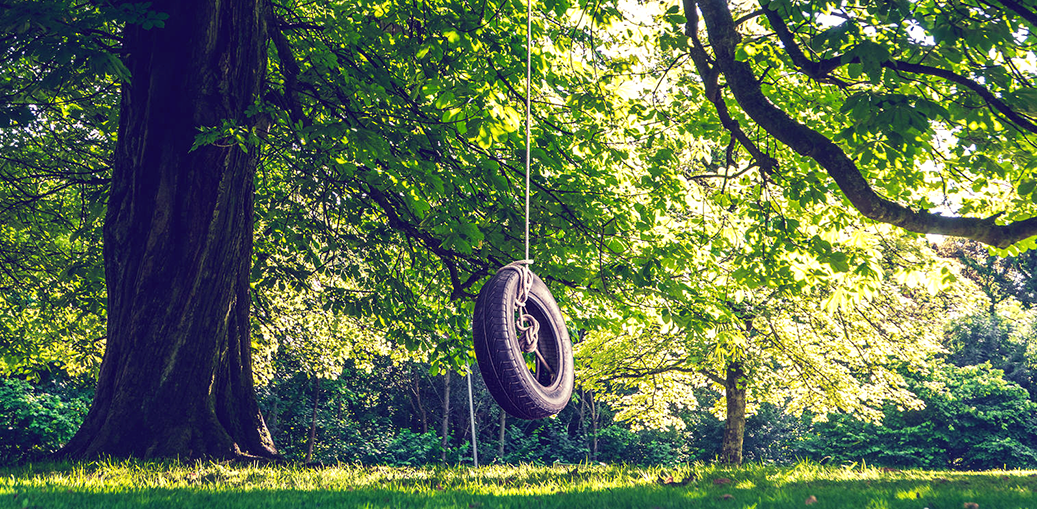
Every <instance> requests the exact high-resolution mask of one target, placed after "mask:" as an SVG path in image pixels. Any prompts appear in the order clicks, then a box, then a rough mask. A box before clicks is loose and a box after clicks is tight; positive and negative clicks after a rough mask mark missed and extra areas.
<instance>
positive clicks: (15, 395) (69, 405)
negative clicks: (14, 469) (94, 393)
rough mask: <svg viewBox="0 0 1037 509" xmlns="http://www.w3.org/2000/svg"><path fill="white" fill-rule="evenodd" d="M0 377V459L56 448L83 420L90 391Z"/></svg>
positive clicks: (35, 454)
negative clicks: (43, 385)
mask: <svg viewBox="0 0 1037 509" xmlns="http://www.w3.org/2000/svg"><path fill="white" fill-rule="evenodd" d="M47 388H48V389H50V392H47V391H45V390H44V389H43V388H40V387H34V386H32V385H30V384H29V383H28V382H26V381H24V380H18V379H13V378H5V379H0V461H2V462H5V463H10V462H17V461H21V460H24V459H31V458H36V457H39V456H42V455H45V454H49V453H52V452H54V451H56V450H58V449H59V448H60V447H61V446H62V445H64V444H65V442H67V441H68V440H69V439H70V438H72V435H73V434H75V432H76V430H77V429H79V425H80V424H82V422H83V419H84V418H85V417H86V412H87V410H88V409H89V407H90V398H89V395H87V394H85V393H82V392H76V391H66V390H64V388H63V387H61V386H60V385H58V384H48V387H47Z"/></svg>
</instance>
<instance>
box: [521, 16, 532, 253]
mask: <svg viewBox="0 0 1037 509" xmlns="http://www.w3.org/2000/svg"><path fill="white" fill-rule="evenodd" d="M532 76H533V0H526V237H525V239H526V256H525V257H524V258H523V260H528V259H529V166H530V164H529V152H530V147H529V143H530V141H529V140H530V126H531V124H532V117H533V106H532V102H531V100H530V95H531V93H532V88H533V86H532V81H533V77H532Z"/></svg>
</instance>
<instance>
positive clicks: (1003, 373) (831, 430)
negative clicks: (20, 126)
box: [0, 315, 1037, 470]
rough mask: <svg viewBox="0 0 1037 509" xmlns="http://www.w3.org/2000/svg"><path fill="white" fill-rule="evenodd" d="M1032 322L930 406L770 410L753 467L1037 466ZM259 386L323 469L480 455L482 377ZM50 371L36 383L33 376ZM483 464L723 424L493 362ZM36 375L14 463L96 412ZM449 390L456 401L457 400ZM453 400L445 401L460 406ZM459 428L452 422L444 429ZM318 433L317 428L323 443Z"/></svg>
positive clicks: (977, 342)
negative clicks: (549, 399)
mask: <svg viewBox="0 0 1037 509" xmlns="http://www.w3.org/2000/svg"><path fill="white" fill-rule="evenodd" d="M1032 337H1033V335H1032V323H1030V322H1027V321H1025V320H1017V321H1016V322H1011V321H1009V320H1006V319H1004V318H999V317H998V316H996V315H994V316H991V315H979V316H974V317H969V318H963V319H960V320H958V321H956V322H954V324H953V327H952V328H951V329H950V330H948V331H947V335H946V340H945V342H946V345H947V348H948V351H947V353H946V354H944V355H942V356H940V357H938V358H934V359H933V360H932V362H933V366H934V368H933V369H932V370H931V371H930V372H928V373H926V374H919V373H910V372H907V373H904V376H905V377H906V378H907V380H908V381H909V385H910V388H911V390H912V391H913V393H914V394H915V395H917V397H918V398H919V399H920V400H921V401H922V402H923V403H924V406H923V407H922V408H921V409H916V410H906V409H898V408H896V407H895V406H892V405H890V406H888V407H886V408H885V409H884V411H883V418H882V420H881V421H879V422H869V421H863V420H860V419H857V418H855V417H853V416H851V415H848V414H838V413H837V414H833V415H830V416H828V417H827V418H825V419H817V417H818V416H816V415H812V414H811V413H810V412H807V413H806V414H804V415H803V416H792V415H788V414H786V413H784V412H782V411H781V409H779V408H776V407H775V406H773V405H770V404H763V405H761V406H760V407H759V408H758V409H757V411H756V413H755V414H754V415H752V416H750V417H749V418H748V419H747V422H746V432H745V442H744V445H743V449H744V457H745V459H746V461H749V462H755V463H759V464H775V465H792V464H795V463H796V462H798V461H800V460H803V459H811V460H814V461H819V462H823V463H825V464H829V465H854V464H866V465H875V466H882V467H889V468H928V469H937V470H946V469H956V470H985V469H997V468H1009V469H1026V468H1037V448H1035V447H1034V445H1035V444H1037V418H1035V415H1037V403H1035V402H1034V398H1033V397H1032V396H1031V392H1030V391H1029V390H1028V389H1030V388H1031V387H1032V384H1033V378H1032V376H1033V375H1032V372H1031V366H1032V364H1031V360H1030V359H1032V352H1030V350H1029V348H1030V346H1029V344H1030V341H1031V339H1030V338H1032ZM275 364H276V369H274V370H273V372H272V374H271V376H270V379H269V381H268V382H267V383H266V384H264V385H263V386H261V387H260V403H261V409H262V411H263V414H264V417H265V419H266V422H267V426H268V427H269V429H270V430H271V433H272V435H273V437H274V440H275V443H276V445H277V447H278V450H279V451H280V452H281V454H283V455H284V457H285V458H286V459H289V460H295V461H300V462H303V461H306V462H310V463H312V464H325V465H330V464H362V465H389V466H400V467H416V466H422V465H434V464H445V465H472V463H473V451H472V441H471V435H472V431H471V430H472V428H471V422H470V418H469V406H468V395H467V384H468V380H467V378H466V377H465V376H462V375H460V374H452V375H451V376H449V377H448V376H447V375H446V374H445V373H441V374H437V375H432V374H431V372H432V369H431V368H430V365H429V364H427V363H421V362H415V361H409V362H398V361H393V360H392V358H391V357H389V356H377V357H374V358H371V359H369V360H368V363H367V365H366V366H360V365H358V362H357V361H350V362H347V363H346V365H345V366H344V367H343V368H342V370H341V371H340V372H339V373H338V375H337V376H335V377H328V378H323V377H313V376H311V375H308V374H307V371H306V369H304V368H303V366H301V365H299V360H298V359H291V358H280V359H278V360H277V361H276V362H275ZM33 377H35V378H33ZM471 377H472V382H473V383H472V387H473V401H474V404H475V405H474V406H475V408H474V415H475V421H476V433H477V437H476V438H477V440H476V447H477V451H476V452H477V455H478V458H479V463H480V464H481V465H489V464H536V465H551V464H557V463H561V464H599V463H601V464H631V465H643V466H674V465H681V464H687V463H689V462H706V463H709V462H712V461H714V460H716V458H717V456H718V455H719V454H720V447H721V441H722V437H723V433H724V420H723V419H722V417H718V416H717V415H715V414H714V413H713V412H712V411H711V410H710V409H711V408H713V406H714V404H715V403H716V400H717V399H718V397H719V396H718V395H717V394H716V393H713V392H710V391H708V390H705V389H703V390H700V391H698V392H697V393H696V394H695V397H696V398H697V400H698V401H697V403H698V408H697V409H695V410H683V411H679V412H675V415H676V417H677V418H679V419H680V421H681V423H682V426H681V427H670V428H667V429H651V428H644V427H639V426H637V424H636V423H631V422H626V421H617V420H616V419H615V418H614V417H615V413H616V412H615V411H614V410H613V409H612V408H610V407H609V405H608V404H607V403H605V402H602V401H600V400H601V397H600V394H597V395H596V394H594V393H592V392H590V391H585V390H578V391H576V393H575V394H574V396H573V399H572V402H571V403H570V405H569V406H568V407H567V408H566V409H565V410H564V411H563V412H562V413H560V414H559V415H558V416H556V417H555V418H552V419H545V420H540V421H524V420H517V419H514V418H511V417H508V416H502V412H501V410H500V408H499V407H498V406H497V405H496V404H495V403H494V402H493V400H492V398H491V397H490V396H489V394H488V392H487V390H486V387H485V384H484V383H483V382H482V379H481V376H480V375H479V373H478V370H475V372H474V373H472V374H471ZM26 378H29V379H30V380H34V382H33V383H30V382H28V381H26V380H22V379H17V378H7V379H4V380H2V381H0V459H2V460H3V461H5V462H8V463H14V462H19V461H25V460H32V459H41V458H43V457H45V456H46V454H47V453H50V452H54V451H55V450H57V449H58V448H59V447H60V446H61V445H62V444H63V442H64V441H66V440H68V438H69V437H71V436H72V434H73V433H74V432H75V430H76V428H77V427H78V425H79V422H80V421H81V420H82V418H83V417H84V416H85V414H86V409H87V408H88V407H89V401H90V395H91V392H90V390H89V389H87V388H85V387H84V386H85V382H82V381H80V380H78V379H71V378H68V377H67V376H65V375H62V374H61V370H60V369H59V368H57V367H55V368H54V369H53V371H52V372H50V371H37V372H35V373H33V374H31V375H28V376H26ZM447 394H449V398H450V402H449V407H447V405H446V403H445V401H446V398H445V396H446V395H447ZM445 408H446V409H445ZM444 429H445V430H447V431H446V433H445V434H444ZM311 437H312V438H311Z"/></svg>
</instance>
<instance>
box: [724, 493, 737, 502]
mask: <svg viewBox="0 0 1037 509" xmlns="http://www.w3.org/2000/svg"><path fill="white" fill-rule="evenodd" d="M732 498H735V496H734V495H732V494H730V493H724V494H723V495H720V500H731V499H732Z"/></svg>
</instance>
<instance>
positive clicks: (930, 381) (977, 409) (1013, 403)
mask: <svg viewBox="0 0 1037 509" xmlns="http://www.w3.org/2000/svg"><path fill="white" fill-rule="evenodd" d="M1002 376H1003V375H1002V372H1001V371H1000V370H997V369H992V368H991V367H990V364H986V363H985V364H980V365H978V366H966V367H957V366H943V367H941V368H940V369H939V370H937V371H936V372H935V373H934V374H933V375H932V377H929V378H926V379H923V380H911V381H910V382H911V385H912V386H913V390H914V391H915V393H916V394H917V395H918V397H919V398H920V399H921V400H922V401H924V402H925V408H924V409H922V410H918V411H911V412H898V411H896V410H895V409H887V411H886V413H885V418H884V420H883V423H882V425H875V424H870V423H864V422H860V421H857V420H855V419H853V418H851V417H849V416H845V415H843V416H837V417H835V418H833V419H832V420H831V421H830V422H827V423H817V424H816V425H815V426H814V432H813V434H812V436H811V437H810V438H809V439H807V440H805V441H804V442H803V443H802V444H801V448H802V450H803V452H805V453H806V455H808V456H811V457H813V458H815V459H816V458H821V457H824V456H830V457H831V458H832V459H833V460H835V461H837V462H844V463H849V462H854V461H861V460H863V461H866V462H868V463H871V464H876V465H885V466H890V467H903V468H929V469H943V468H953V469H968V470H986V469H993V468H1009V469H1015V468H1035V467H1037V450H1035V449H1034V446H1033V444H1037V418H1035V414H1037V404H1035V403H1034V402H1033V401H1031V400H1030V399H1029V394H1028V393H1027V391H1026V390H1025V389H1023V388H1022V387H1020V386H1019V385H1017V384H1015V383H1012V382H1008V381H1006V380H1004V378H1002Z"/></svg>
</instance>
